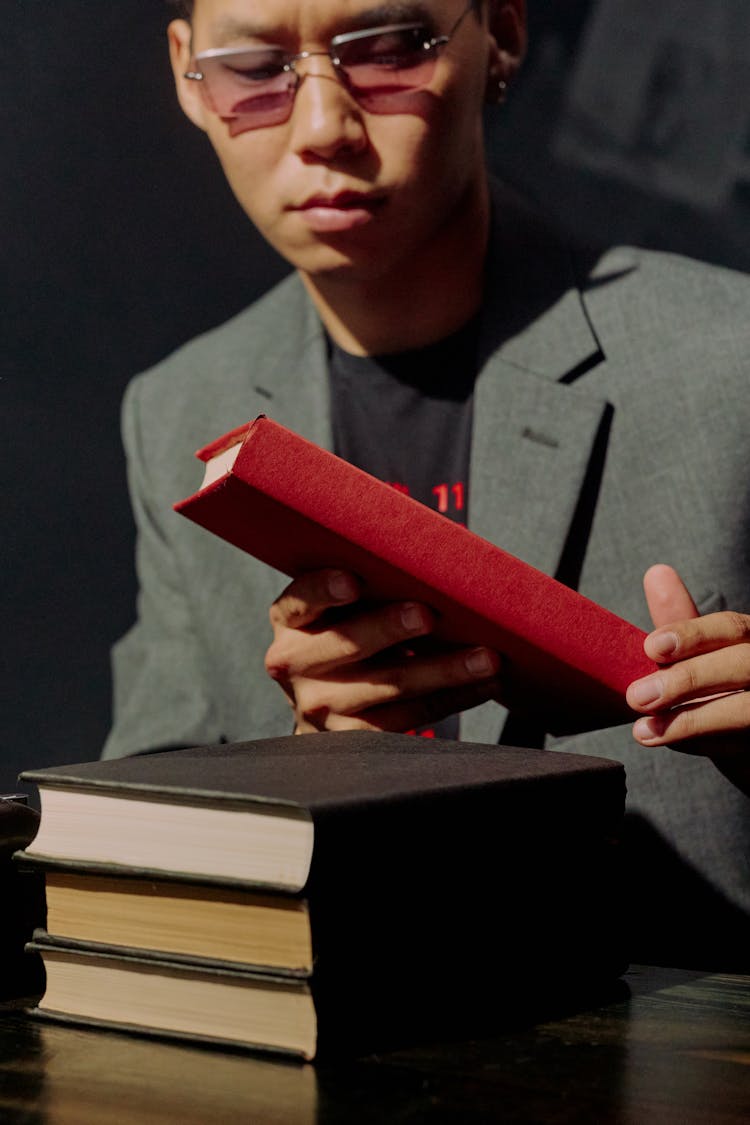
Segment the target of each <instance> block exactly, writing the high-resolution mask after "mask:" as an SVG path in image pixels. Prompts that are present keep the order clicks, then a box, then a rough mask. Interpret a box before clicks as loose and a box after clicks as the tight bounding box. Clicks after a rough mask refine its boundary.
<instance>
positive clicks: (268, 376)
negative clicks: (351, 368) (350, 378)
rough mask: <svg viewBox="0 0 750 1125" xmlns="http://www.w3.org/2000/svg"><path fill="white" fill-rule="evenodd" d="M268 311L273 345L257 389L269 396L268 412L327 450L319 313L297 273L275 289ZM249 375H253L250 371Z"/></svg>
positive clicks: (323, 353)
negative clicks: (275, 297)
mask: <svg viewBox="0 0 750 1125" xmlns="http://www.w3.org/2000/svg"><path fill="white" fill-rule="evenodd" d="M267 315H268V323H269V325H270V326H273V327H274V329H275V331H274V333H273V336H274V344H273V349H272V351H271V352H270V354H269V353H268V352H267V353H266V354H265V355H264V356H263V369H262V384H263V385H262V386H261V387H256V390H258V391H260V392H261V393H262V394H263V395H264V396H265V397H266V398H267V400H268V412H269V414H270V415H271V416H272V417H273V419H274V421H276V422H280V423H281V424H282V425H284V426H287V427H288V428H289V429H290V430H294V431H295V432H296V433H298V434H301V435H302V437H305V438H307V439H308V440H309V441H314V442H315V443H316V445H321V446H323V447H324V448H325V449H331V448H332V444H333V434H332V428H331V411H330V402H329V397H330V396H329V388H328V356H327V348H326V339H325V334H324V332H323V328H322V326H321V323H320V319H319V317H318V314H317V313H316V311H315V308H314V306H313V304H312V301H311V300H310V299H309V297H308V296H307V293H306V291H305V288H304V286H303V284H302V282H301V281H300V280H299V278H298V277H297V275H296V274H293V275H292V276H291V277H289V278H288V280H287V281H286V282H285V283H284V285H283V287H282V288H281V289H280V290H279V292H278V296H277V299H276V300H275V302H274V304H273V306H272V307H271V308H269V310H268V314H267ZM255 359H256V361H257V356H256V357H255ZM248 377H250V378H252V373H249V374H248ZM255 381H256V382H257V373H256V379H255Z"/></svg>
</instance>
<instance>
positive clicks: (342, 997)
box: [22, 732, 627, 1046]
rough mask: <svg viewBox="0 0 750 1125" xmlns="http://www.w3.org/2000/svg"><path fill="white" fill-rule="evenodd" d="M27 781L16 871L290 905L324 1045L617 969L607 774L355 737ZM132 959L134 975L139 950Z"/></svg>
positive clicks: (539, 760)
mask: <svg viewBox="0 0 750 1125" xmlns="http://www.w3.org/2000/svg"><path fill="white" fill-rule="evenodd" d="M23 778H24V780H26V781H34V782H35V783H36V784H37V785H38V786H39V788H40V794H41V800H42V820H41V828H40V832H39V835H38V836H37V838H36V840H35V841H34V842H33V844H32V845H30V846H29V847H28V848H27V849H26V851H25V852H24V853H22V854H23V857H24V858H25V859H26V861H27V862H28V861H34V862H36V863H37V864H41V865H42V866H44V867H47V868H49V869H50V870H51V869H52V868H54V867H57V868H59V869H60V870H66V871H69V872H70V871H78V872H84V873H85V872H86V871H89V872H92V873H97V874H101V873H103V872H106V873H107V874H108V875H109V876H113V877H114V878H119V877H122V878H133V877H138V878H143V877H144V876H148V877H149V878H152V879H154V880H156V883H157V885H159V883H160V882H161V881H162V880H169V881H170V882H172V883H174V882H180V881H186V882H188V883H189V884H190V885H191V886H192V887H196V886H200V885H205V886H207V887H211V888H216V887H217V886H222V885H225V886H231V887H235V888H237V887H243V888H246V889H247V888H252V889H253V890H255V891H262V892H264V893H269V894H270V895H271V896H273V895H276V896H280V897H287V898H290V899H294V900H297V901H300V902H302V903H303V904H304V906H305V909H306V910H307V911H308V913H309V925H310V932H311V943H312V954H313V956H312V966H311V973H310V974H309V982H306V981H304V980H302V981H300V982H298V985H299V987H302V988H308V987H309V992H310V995H311V996H312V1000H313V1002H314V1011H315V1016H316V1037H317V1039H318V1042H319V1043H323V1042H329V1043H331V1044H335V1043H336V1042H341V1041H345V1042H347V1043H351V1042H353V1041H354V1040H355V1039H357V1038H358V1037H360V1036H362V1035H363V1034H364V1035H365V1037H367V1035H368V1034H369V1035H370V1036H374V1037H376V1038H379V1039H381V1040H382V1039H384V1038H385V1039H387V1038H390V1037H392V1035H393V1034H394V1033H395V1034H400V1033H404V1034H408V1032H407V1029H408V1028H410V1027H416V1026H417V1025H422V1026H431V1027H433V1028H434V1027H435V1026H436V1022H435V1021H438V1022H439V1023H441V1024H444V1023H445V1022H446V1020H449V1021H450V1024H451V1026H463V1025H465V1024H466V1023H467V1021H468V1023H469V1024H470V1023H471V1022H472V1020H473V1019H474V1017H477V1018H479V1017H480V1016H483V1017H485V1018H487V1017H488V1018H490V1019H491V1018H492V1017H493V1015H496V1014H497V1013H499V1012H502V1010H503V1009H504V1007H505V1006H506V1005H507V1004H509V1003H511V1002H512V1000H513V997H514V996H517V995H521V994H524V995H529V993H530V992H531V991H533V992H535V993H537V994H539V993H544V992H551V991H557V990H559V989H562V990H563V991H564V990H565V989H566V988H569V987H570V986H571V985H574V986H576V987H579V988H583V987H584V986H585V985H586V984H588V983H591V982H596V981H601V980H606V979H612V978H614V977H616V976H617V975H619V974H620V973H621V972H622V971H623V969H624V968H625V966H626V962H627V956H626V953H627V951H626V950H624V949H623V948H622V937H621V934H622V927H621V924H620V908H621V903H620V899H621V883H620V877H619V868H618V849H617V836H618V832H619V829H620V824H621V820H622V815H623V810H624V798H625V782H624V771H623V769H622V767H621V766H620V765H619V764H617V763H613V762H609V761H607V760H604V759H597V758H591V757H582V756H577V755H570V754H561V753H555V752H545V751H538V750H525V749H524V750H521V749H514V748H510V747H499V746H478V745H472V744H467V743H454V742H444V741H439V740H431V739H419V738H414V737H411V736H408V735H387V734H381V733H373V732H356V733H354V734H351V733H337V734H316V735H311V736H309V737H305V738H299V737H293V736H290V737H288V738H281V739H272V740H264V741H261V742H250V743H240V744H234V745H228V746H227V745H221V746H217V747H204V748H199V749H194V750H178V751H167V752H162V753H158V754H153V755H148V756H143V757H139V758H131V759H123V760H120V761H109V762H95V763H87V764H84V765H80V766H63V767H55V768H52V769H49V770H35V771H30V772H28V773H26V774H24V775H23ZM43 940H44V939H43ZM50 940H52V941H53V942H54V935H52V938H51V939H50ZM58 944H60V943H58ZM68 944H70V942H69V943H68ZM73 944H74V943H73ZM70 952H71V951H70V950H68V953H70ZM72 955H73V956H76V951H75V950H73V951H72ZM127 955H130V956H133V955H136V956H137V957H138V958H139V959H140V961H141V962H144V961H146V962H147V961H148V955H146V954H144V951H143V949H140V948H137V947H133V948H130V950H128V951H126V956H127ZM54 956H55V957H56V958H62V957H64V956H66V954H65V953H60V952H59V951H58V952H56V953H55V954H54ZM82 956H83V954H82ZM188 959H189V958H188ZM87 964H88V962H87ZM183 968H184V966H183ZM201 968H202V970H203V971H204V972H208V973H209V976H210V970H208V969H207V967H206V966H205V965H203V966H201ZM252 968H253V967H252V966H249V965H245V966H244V967H238V966H237V965H232V964H227V965H226V966H224V967H223V968H217V970H216V971H217V972H223V971H226V972H229V973H236V972H240V973H242V972H244V973H245V974H247V973H248V971H250V970H251V969H252ZM259 968H260V966H257V965H256V966H254V969H255V970H256V972H257V970H258V969H259ZM191 969H192V970H195V969H196V966H192V967H190V968H188V969H185V971H186V972H190V971H191ZM129 971H135V970H132V966H131V967H130V969H129ZM138 971H140V970H138ZM178 976H179V974H178ZM90 977H91V974H90V973H89V978H90ZM286 983H287V984H288V985H289V986H290V987H291V986H292V983H293V982H289V981H287V982H286ZM180 987H181V986H178V989H179V988H180ZM243 987H244V986H243ZM294 987H297V985H295V986H294ZM44 1004H45V1001H43V1002H42V1007H44ZM75 1014H76V1013H73V1012H68V1015H75ZM78 1015H79V1016H80V1017H81V1018H92V1019H97V1018H102V1017H101V1016H97V1015H96V1014H93V1013H92V1012H80V1013H78ZM106 1018H109V1019H112V1020H113V1021H114V1022H117V1020H116V1015H113V1014H112V1013H110V1015H109V1017H106ZM126 1022H127V1023H128V1024H129V1025H130V1026H132V1025H133V1023H134V1022H135V1023H136V1024H137V1023H139V1022H141V1023H143V1024H144V1026H145V1025H146V1023H147V1021H146V1019H145V1018H144V1020H142V1021H138V1020H135V1021H134V1020H133V1019H132V1013H131V1016H130V1017H129V1018H128V1020H127V1021H126ZM159 1030H163V1031H167V1032H169V1031H170V1029H169V1028H160V1029H159ZM274 1046H277V1045H274Z"/></svg>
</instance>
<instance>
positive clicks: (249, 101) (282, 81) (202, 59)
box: [185, 0, 474, 136]
mask: <svg viewBox="0 0 750 1125" xmlns="http://www.w3.org/2000/svg"><path fill="white" fill-rule="evenodd" d="M472 7H474V3H473V0H472V2H470V3H469V4H468V6H467V7H466V8H465V9H464V11H463V12H462V13H461V15H460V16H459V17H458V19H457V20H456V22H455V23H454V25H453V27H452V28H451V30H450V31H449V32H448V34H447V35H438V36H434V35H432V34H431V31H430V29H429V28H428V27H426V26H425V24H423V23H394V24H388V25H386V26H385V27H373V28H368V29H366V30H364V31H349V32H346V33H344V34H343V35H336V36H334V37H333V39H332V40H331V42H330V43H329V45H328V50H327V51H300V52H299V54H296V55H290V54H288V53H287V52H285V51H284V50H282V48H281V47H275V46H273V45H269V46H262V47H220V48H214V49H213V50H209V51H201V52H199V53H198V54H196V55H195V56H194V57H193V60H192V69H191V70H189V71H188V72H187V73H186V74H185V78H190V79H193V80H194V81H196V82H200V83H201V90H202V93H203V97H204V100H205V102H206V104H207V105H208V107H209V109H211V110H212V111H213V112H214V113H216V114H218V116H219V117H221V118H222V119H224V120H225V121H227V122H228V123H229V131H230V134H231V135H232V136H235V135H236V134H237V133H242V132H245V131H246V130H248V129H262V128H264V127H265V126H267V125H281V124H283V123H284V122H285V121H288V120H289V117H290V116H291V113H292V107H293V105H294V99H295V96H296V93H297V90H298V88H299V85H300V83H301V82H302V79H303V77H304V75H300V74H298V73H297V69H296V67H297V63H298V62H300V61H302V60H304V59H310V58H315V57H316V56H318V55H321V56H328V58H329V59H330V60H331V63H332V64H333V67H334V70H335V72H336V74H337V75H338V77H339V78H340V80H341V81H342V82H343V84H344V86H345V87H346V89H347V90H348V91H349V93H350V94H351V95H352V97H353V98H354V99H355V100H356V101H357V103H358V104H359V105H360V106H361V107H362V109H364V110H366V111H367V112H368V113H408V112H409V108H410V105H412V106H413V101H412V99H413V95H414V94H415V93H416V92H417V91H419V90H422V89H424V87H425V86H427V85H429V83H430V82H431V81H432V78H433V75H434V73H435V68H436V66H437V61H438V56H439V54H440V51H441V50H442V49H443V48H444V47H445V46H446V45H447V44H448V43H449V42H450V41H451V39H452V38H453V36H454V35H455V34H456V32H457V31H458V28H459V26H460V24H461V23H462V21H463V20H464V19H465V18H466V16H467V15H468V13H469V12H470V11H471V9H472Z"/></svg>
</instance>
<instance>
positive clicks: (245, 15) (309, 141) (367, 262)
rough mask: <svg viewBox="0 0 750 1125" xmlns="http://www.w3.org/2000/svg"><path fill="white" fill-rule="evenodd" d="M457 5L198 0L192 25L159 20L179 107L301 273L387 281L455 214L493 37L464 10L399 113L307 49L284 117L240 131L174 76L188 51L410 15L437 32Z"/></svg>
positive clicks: (331, 31)
mask: <svg viewBox="0 0 750 1125" xmlns="http://www.w3.org/2000/svg"><path fill="white" fill-rule="evenodd" d="M465 7H466V0H406V3H398V4H397V3H389V2H388V0H386V3H384V4H378V0H315V2H314V3H311V0H252V2H250V0H196V4H195V11H194V18H193V22H192V29H191V28H190V27H189V26H188V25H187V24H186V23H184V22H182V21H175V23H173V24H172V25H171V26H170V45H171V51H172V59H173V65H174V69H175V76H176V80H177V83H178V90H179V92H180V98H181V102H182V105H183V108H184V109H185V110H186V112H187V113H188V115H189V116H190V117H191V119H192V120H193V121H194V122H195V123H196V124H198V125H199V126H200V127H201V128H202V129H204V130H205V132H206V133H207V135H208V137H209V139H210V141H211V143H212V145H213V147H214V149H215V150H216V153H217V154H218V157H219V159H220V161H221V164H222V166H223V169H224V172H225V174H226V176H227V179H228V181H229V183H230V185H231V187H232V189H233V191H234V193H235V195H236V196H237V199H238V200H239V202H240V204H241V205H242V207H243V208H244V210H245V212H246V213H247V215H248V216H249V217H250V219H251V220H252V221H253V223H254V224H255V225H256V227H257V228H258V229H259V231H260V232H261V233H262V234H263V235H264V236H265V238H266V239H267V240H268V241H269V242H270V243H271V244H272V245H273V246H274V247H275V248H276V249H277V251H278V252H279V253H280V254H282V255H283V257H284V258H286V259H287V260H288V261H289V262H290V263H291V264H292V265H294V266H295V267H296V268H298V269H300V270H302V271H303V273H306V274H307V275H309V276H310V277H311V278H313V279H314V278H315V277H320V276H321V275H329V276H330V275H332V274H336V275H342V274H343V275H346V276H351V277H356V278H359V279H361V280H368V279H374V278H378V277H385V276H386V275H388V273H389V272H391V273H392V272H393V271H398V269H399V264H400V263H402V264H403V263H405V262H408V261H409V260H410V258H411V256H412V255H414V254H419V253H420V249H421V248H423V247H425V246H426V245H428V244H430V243H431V242H432V241H433V240H434V239H436V238H438V237H439V236H440V234H441V231H443V230H444V229H445V227H446V224H447V225H449V226H450V224H451V223H453V222H456V221H459V216H460V221H463V222H465V221H466V216H465V214H464V215H461V211H462V209H463V208H464V207H465V205H466V200H467V199H471V198H473V197H476V196H477V192H478V191H480V192H481V189H480V188H479V185H480V184H482V183H483V181H484V175H485V172H484V153H483V140H482V115H481V110H482V104H483V101H484V94H485V88H486V82H487V73H488V67H490V66H491V65H492V64H493V60H495V59H496V58H497V50H496V47H495V43H494V40H493V39H492V38H491V37H490V35H489V33H488V31H487V29H486V26H484V24H483V21H482V19H481V17H479V16H478V15H477V13H476V12H475V11H473V10H472V11H471V12H469V13H468V14H467V15H466V16H465V17H464V18H463V20H462V21H461V23H460V25H459V27H458V28H457V30H456V32H455V35H454V36H453V37H452V39H451V41H450V43H449V44H448V45H447V46H446V47H445V48H444V49H443V50H442V52H441V54H440V56H439V61H438V63H437V66H436V68H435V71H434V74H433V75H432V77H431V79H430V81H429V84H428V86H427V87H426V88H425V89H424V90H423V91H422V92H421V93H420V94H418V95H415V97H414V100H413V103H410V104H409V105H408V107H407V108H406V109H401V110H400V111H399V112H396V113H392V112H377V113H376V112H368V111H367V110H366V109H364V108H363V107H362V106H361V105H360V104H359V103H358V102H357V100H356V99H355V97H354V96H353V95H352V94H351V93H350V92H349V91H348V90H347V88H346V87H345V85H344V84H343V83H342V81H341V80H340V78H339V77H338V76H337V73H336V71H335V69H334V67H333V65H332V63H331V61H330V59H329V58H327V57H325V56H322V57H321V56H318V57H313V58H310V59H305V60H303V61H300V62H299V63H297V64H296V65H297V69H298V72H299V74H300V76H304V77H303V80H302V81H301V83H300V85H299V88H298V90H297V93H296V98H295V101H294V106H293V109H292V112H291V115H290V117H289V120H288V121H286V122H283V123H280V124H272V125H264V126H263V127H261V128H253V129H246V130H244V131H240V132H237V131H236V129H235V130H233V129H232V128H231V124H230V122H228V121H227V120H223V119H222V118H221V117H220V116H219V115H218V114H217V113H216V112H213V110H212V109H211V108H210V106H209V104H208V103H207V102H206V100H205V99H204V98H203V97H202V92H201V90H200V88H199V83H198V82H194V81H189V80H186V79H184V77H183V75H184V73H185V71H187V70H190V69H191V58H192V56H193V55H194V54H197V53H200V52H203V51H206V50H210V49H215V48H224V47H245V46H247V47H265V46H268V45H269V44H272V45H276V46H279V47H281V48H283V50H284V51H285V52H288V53H289V54H296V53H298V52H301V51H325V50H326V49H327V47H328V45H329V42H330V40H331V38H332V37H333V36H336V35H339V34H342V33H346V32H349V31H352V30H359V29H361V28H362V27H363V26H364V27H368V26H372V27H378V26H383V25H388V24H396V23H398V24H401V23H407V22H409V23H411V22H423V23H425V24H426V25H427V27H428V28H429V29H430V32H431V34H432V35H435V36H439V35H447V34H449V33H450V31H451V29H452V28H453V27H454V25H455V24H456V21H457V20H458V18H459V17H460V16H461V14H462V13H463V11H464V9H465ZM233 131H234V133H235V135H232V132H233ZM472 189H476V190H474V191H472Z"/></svg>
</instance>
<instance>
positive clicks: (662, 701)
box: [627, 565, 750, 793]
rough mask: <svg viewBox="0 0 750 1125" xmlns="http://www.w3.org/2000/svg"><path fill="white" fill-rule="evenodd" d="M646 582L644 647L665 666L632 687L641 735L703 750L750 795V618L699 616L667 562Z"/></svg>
mask: <svg viewBox="0 0 750 1125" xmlns="http://www.w3.org/2000/svg"><path fill="white" fill-rule="evenodd" d="M643 586H644V590H645V593H646V600H647V602H648V607H649V610H650V613H651V617H652V619H653V622H654V625H655V626H656V628H655V630H654V632H653V633H650V634H649V636H648V637H647V638H646V642H645V645H644V648H645V651H646V654H647V656H650V657H651V658H652V660H655V661H656V662H657V663H659V664H661V665H662V667H661V668H660V670H659V671H658V672H656V673H653V674H652V675H650V676H645V677H644V678H643V679H640V680H636V681H634V683H632V684H631V685H630V687H629V688H628V692H627V701H628V703H629V704H630V706H631V707H632V708H633V709H634V710H636V711H641V712H642V713H643V715H644V717H643V718H640V719H638V721H637V722H636V724H635V726H634V727H633V734H634V736H635V738H636V740H637V741H638V742H640V743H641V744H642V745H643V746H667V745H668V746H671V747H673V748H674V749H678V750H684V751H687V752H689V753H693V754H704V755H706V756H708V757H710V758H711V759H712V760H713V761H714V763H715V764H716V766H717V767H718V768H719V769H720V770H721V771H722V773H724V774H725V775H726V776H727V777H728V778H729V779H730V780H731V781H733V782H734V784H735V785H737V786H738V787H739V788H741V789H743V790H744V791H745V792H746V793H750V617H749V616H746V615H745V614H741V613H729V612H724V613H711V614H707V615H706V616H705V617H700V616H699V614H698V610H697V609H696V607H695V603H694V602H693V600H692V598H691V597H690V594H689V593H688V591H687V589H686V587H685V585H684V583H683V581H682V579H681V578H680V576H679V575H678V574H677V572H676V571H675V570H673V569H672V567H669V566H663V565H659V566H653V567H651V568H650V570H648V571H647V572H646V576H645V578H644V580H643Z"/></svg>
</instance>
